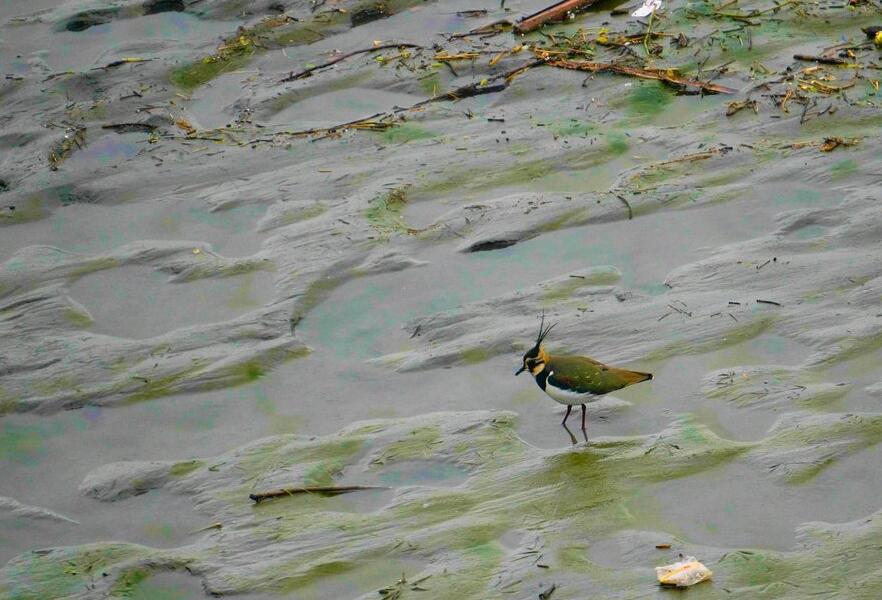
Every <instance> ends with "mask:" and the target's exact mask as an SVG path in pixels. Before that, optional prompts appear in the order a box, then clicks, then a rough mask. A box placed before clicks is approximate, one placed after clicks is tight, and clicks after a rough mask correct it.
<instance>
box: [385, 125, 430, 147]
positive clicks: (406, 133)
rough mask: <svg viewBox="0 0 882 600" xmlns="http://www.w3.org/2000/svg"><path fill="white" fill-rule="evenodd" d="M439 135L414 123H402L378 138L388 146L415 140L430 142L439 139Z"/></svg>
mask: <svg viewBox="0 0 882 600" xmlns="http://www.w3.org/2000/svg"><path fill="white" fill-rule="evenodd" d="M437 135H438V134H436V133H435V132H433V131H429V130H428V129H426V128H425V127H420V126H419V125H414V124H413V123H402V124H401V125H396V126H395V127H390V128H389V129H387V130H385V131H383V132H381V133H379V134H377V137H379V138H380V140H382V141H383V142H385V143H387V144H403V143H404V142H412V141H414V140H428V139H431V138H433V137H437Z"/></svg>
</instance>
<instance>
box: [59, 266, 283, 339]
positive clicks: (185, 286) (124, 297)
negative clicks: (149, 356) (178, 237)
mask: <svg viewBox="0 0 882 600" xmlns="http://www.w3.org/2000/svg"><path fill="white" fill-rule="evenodd" d="M70 295H71V296H72V297H73V298H74V299H75V300H77V302H79V303H81V304H82V305H83V306H85V307H86V309H87V310H88V311H89V313H90V314H91V315H92V317H93V319H94V322H93V324H92V325H91V326H90V327H89V329H90V330H91V331H94V332H96V333H104V334H107V335H113V336H117V337H125V338H132V339H146V338H152V337H155V336H158V335H162V334H163V333H167V332H169V331H173V330H175V329H178V328H181V327H190V326H193V325H200V324H204V323H219V322H222V321H228V320H230V319H233V318H235V317H237V316H239V315H241V314H243V313H246V312H248V311H251V310H255V309H257V308H260V307H261V306H263V305H264V304H266V303H267V302H269V301H270V300H271V299H272V297H273V276H272V274H271V273H266V272H259V271H258V272H252V273H246V274H243V275H237V276H234V277H226V278H211V279H199V280H196V281H188V282H179V283H172V282H169V281H168V275H167V274H166V273H161V272H159V271H155V270H153V269H151V268H149V267H122V268H118V269H109V270H106V271H101V272H98V273H94V274H91V275H87V276H85V277H82V278H81V279H78V280H77V281H76V282H75V283H74V284H73V285H71V288H70Z"/></svg>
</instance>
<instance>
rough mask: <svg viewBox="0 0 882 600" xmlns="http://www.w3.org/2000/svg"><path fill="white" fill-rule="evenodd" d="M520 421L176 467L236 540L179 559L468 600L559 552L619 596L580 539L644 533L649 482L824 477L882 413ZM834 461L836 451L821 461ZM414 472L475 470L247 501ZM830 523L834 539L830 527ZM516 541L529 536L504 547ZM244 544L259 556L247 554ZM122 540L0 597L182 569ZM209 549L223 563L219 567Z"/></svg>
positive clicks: (52, 565) (771, 563)
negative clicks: (289, 488)
mask: <svg viewBox="0 0 882 600" xmlns="http://www.w3.org/2000/svg"><path fill="white" fill-rule="evenodd" d="M515 426H516V421H515V419H514V416H513V415H512V414H511V413H496V412H475V413H437V414H434V415H422V416H419V417H414V418H411V419H397V420H383V421H371V422H366V423H361V424H356V425H353V426H351V427H350V428H348V429H344V430H343V431H341V432H339V433H336V434H330V435H327V436H321V437H316V438H312V439H309V438H305V437H302V436H292V435H287V436H277V437H274V438H270V439H267V440H265V441H263V442H261V443H257V444H252V445H249V446H247V447H245V448H242V449H239V450H235V451H232V452H230V453H228V454H225V455H223V457H217V458H216V459H209V460H207V461H206V463H205V464H212V463H216V464H217V466H216V467H215V468H213V469H208V470H201V469H193V470H189V469H188V473H186V474H184V475H182V476H180V477H177V478H176V479H175V480H174V482H173V485H174V488H175V490H178V491H180V492H183V493H194V494H197V495H200V496H202V500H203V501H204V500H205V499H208V502H201V504H202V510H203V511H207V512H208V513H209V514H208V515H207V516H209V517H210V518H212V519H215V520H218V521H223V522H225V523H226V522H228V520H229V519H231V518H232V519H234V520H235V522H236V532H235V534H234V535H223V536H210V537H208V538H207V539H206V540H205V541H204V543H206V544H208V545H209V546H208V548H206V549H205V550H204V552H203V553H202V555H200V554H197V555H194V556H193V557H192V558H188V559H186V560H187V565H188V566H189V568H191V569H192V570H193V571H194V572H207V573H210V575H209V576H208V577H207V579H206V583H207V590H208V591H209V592H210V593H214V592H215V591H220V590H218V589H217V588H216V587H213V586H215V585H216V584H217V582H221V585H222V586H223V587H222V588H221V589H222V590H223V593H224V594H234V593H244V592H251V591H255V590H261V591H273V592H285V593H292V594H297V597H298V598H310V597H313V596H314V597H317V598H318V597H348V596H347V595H346V594H343V595H342V596H341V593H342V592H340V591H339V590H343V589H349V590H352V589H356V588H357V593H358V594H367V593H371V591H372V590H376V589H378V588H381V587H382V588H384V589H385V588H386V587H387V586H388V585H389V584H390V583H392V581H389V580H388V573H386V572H383V573H378V577H377V578H370V577H368V575H366V574H365V573H366V571H365V570H364V569H368V570H370V566H371V565H374V564H375V561H378V560H380V561H383V563H384V564H388V563H389V561H391V562H392V563H394V564H395V571H396V575H395V576H394V578H393V581H394V580H398V579H399V578H400V571H404V572H405V573H406V574H407V580H408V581H414V580H417V579H419V578H420V577H426V579H425V581H424V583H423V584H422V587H423V588H424V589H426V590H428V591H429V592H430V593H431V596H432V597H433V598H451V599H453V598H456V599H463V598H465V599H474V600H478V599H483V598H488V597H495V596H496V589H497V588H494V586H498V585H499V581H500V578H502V580H503V581H504V585H505V586H506V587H505V588H504V589H510V590H511V591H512V594H517V597H528V596H530V594H531V593H532V590H534V589H536V588H537V587H538V586H539V584H540V583H541V582H543V581H545V580H544V579H543V578H544V577H545V576H547V574H548V573H547V571H545V570H543V569H537V568H535V561H536V560H537V559H536V556H537V552H538V553H540V554H542V555H543V556H547V557H553V558H554V564H553V568H554V569H555V574H556V577H560V578H561V580H569V579H571V578H584V577H589V578H590V581H591V582H592V584H593V585H595V586H598V585H599V586H601V587H602V589H603V590H622V589H629V586H632V585H634V582H635V581H642V580H643V578H642V575H639V574H637V573H636V572H634V569H633V568H631V567H624V568H619V567H612V566H603V565H601V564H598V563H595V562H593V561H591V560H589V559H588V557H587V556H586V548H585V540H595V539H602V538H603V537H604V536H606V535H611V534H614V533H615V532H616V531H619V530H620V529H622V528H627V529H633V528H634V527H635V526H637V525H640V524H642V523H651V522H653V517H654V515H653V514H649V513H647V510H648V509H646V508H642V507H641V506H640V503H639V502H638V503H634V502H633V499H634V498H635V497H636V496H638V495H639V494H640V493H642V492H643V491H644V490H645V489H646V487H647V484H651V483H657V482H666V481H671V480H675V479H678V478H685V477H692V476H695V475H697V474H700V473H702V472H707V471H709V470H711V469H716V468H718V467H720V466H722V465H725V464H729V463H731V462H733V461H737V460H744V461H746V462H747V464H749V465H753V466H754V467H755V468H756V469H758V470H759V471H761V472H763V473H766V472H769V473H771V476H772V477H776V476H777V472H778V469H777V468H776V469H771V467H772V466H773V465H774V464H775V462H772V461H791V462H795V463H802V462H804V461H806V459H807V458H809V459H810V458H811V457H810V456H808V455H806V454H801V452H803V451H804V449H806V448H808V449H809V452H814V453H815V454H814V456H815V457H816V458H817V459H818V460H820V461H821V462H818V463H817V464H818V465H820V468H823V467H824V466H826V465H829V464H832V463H833V462H834V461H835V460H836V458H838V457H839V456H843V455H844V454H845V453H851V452H857V451H859V450H860V449H861V448H864V447H866V446H867V444H871V443H876V442H878V441H879V440H880V439H882V417H878V416H870V417H867V416H863V417H859V418H856V416H855V415H829V414H824V415H802V416H800V417H799V418H798V419H784V420H783V421H782V422H781V423H780V424H779V425H777V426H776V427H775V428H774V429H773V430H772V431H771V432H770V434H769V435H768V436H767V437H766V438H764V439H762V440H760V441H757V442H749V443H745V442H737V441H732V440H727V439H725V438H722V437H720V436H719V435H717V434H715V433H714V432H713V431H711V430H710V429H709V428H708V427H707V426H705V425H704V424H702V423H701V422H699V421H697V420H696V419H695V418H693V417H688V416H684V417H681V418H678V419H677V420H675V421H674V422H673V423H671V424H670V425H669V426H668V427H667V428H665V429H663V430H661V431H660V432H658V433H654V434H651V435H640V436H629V437H600V438H596V439H593V440H591V441H589V442H587V443H586V444H583V445H580V446H575V447H572V448H570V447H565V448H558V449H540V448H536V447H533V446H530V445H528V444H526V443H525V442H524V441H523V440H521V439H519V438H518V437H517V434H516V433H515V431H514V427H515ZM831 442H832V443H831ZM831 449H832V450H833V452H838V454H836V455H835V456H831ZM364 450H369V452H365V451H364ZM413 461H429V462H428V463H426V464H427V465H428V464H439V465H445V464H448V465H456V466H457V468H458V469H463V470H467V471H468V473H469V476H468V477H467V479H465V480H464V481H463V482H462V483H460V484H459V485H456V486H455V487H449V488H445V487H438V486H437V485H433V484H432V481H431V480H425V479H423V480H420V484H418V485H414V482H413V481H412V480H411V479H410V478H408V477H404V478H401V479H400V481H399V480H389V481H386V484H387V485H389V486H392V489H391V490H390V493H391V494H393V496H392V498H393V499H392V500H391V504H389V505H387V506H386V507H385V508H383V509H382V510H368V511H359V510H358V509H357V508H356V507H349V508H346V509H343V507H344V506H345V504H343V502H345V500H344V499H343V498H342V497H338V498H326V497H322V496H318V495H316V496H309V497H299V496H298V497H294V498H291V499H289V500H286V501H279V502H267V503H265V504H264V503H262V504H260V505H259V506H254V505H252V504H251V503H250V502H249V501H248V500H247V494H248V493H249V492H250V491H253V489H254V486H255V485H256V484H258V482H259V481H260V480H264V479H266V480H267V481H274V482H278V481H280V480H284V481H291V483H292V485H297V484H298V483H300V482H302V483H303V484H313V485H339V484H344V485H345V484H347V483H354V481H347V480H346V478H347V477H353V478H355V477H357V478H362V477H363V475H362V474H365V473H367V474H370V475H371V476H372V477H376V476H378V473H379V476H381V475H382V472H383V471H384V469H386V468H387V467H388V466H389V465H406V464H414V463H413ZM195 462H201V461H195ZM193 463H194V461H183V462H182V463H178V464H185V465H187V467H189V466H191V465H192V464H193ZM174 468H175V467H172V469H174ZM770 469H771V470H770ZM298 472H299V475H298V476H294V477H292V474H294V473H298ZM369 481H375V479H370V480H369ZM799 482H800V480H798V479H793V480H788V483H790V484H795V483H799ZM169 484H171V482H169ZM650 513H651V511H650ZM834 527H839V529H838V530H835V531H832V532H829V531H828V529H830V528H834ZM224 531H226V527H225V528H224ZM880 531H882V527H880V523H879V519H878V518H877V517H873V518H872V519H870V520H869V521H867V520H862V521H860V522H858V523H857V524H846V525H844V526H827V525H822V524H811V525H810V526H806V528H805V529H804V530H803V531H802V533H801V535H811V539H812V542H811V544H812V545H811V546H806V547H805V548H803V549H799V550H797V551H794V552H778V553H776V552H763V551H756V552H754V551H747V550H745V551H737V552H729V553H728V554H726V555H725V556H723V558H722V559H721V560H720V561H719V563H718V564H715V565H709V566H712V568H714V570H715V571H716V572H717V573H718V575H719V578H720V581H725V585H726V586H727V587H728V588H732V589H737V591H738V593H739V594H740V595H741V596H743V597H761V596H756V594H753V595H751V592H755V591H756V590H758V589H760V586H768V585H771V584H773V583H775V582H780V581H782V580H787V579H788V578H791V579H792V578H793V577H796V576H799V575H801V574H803V573H805V572H806V571H805V569H818V568H819V565H821V564H824V563H823V562H818V560H820V556H819V555H821V554H823V558H824V559H827V560H829V559H830V558H831V557H832V556H836V555H837V553H840V554H841V552H842V551H843V549H844V548H850V547H852V546H853V545H857V546H859V547H862V548H864V550H863V551H865V552H866V553H865V554H860V556H861V562H862V563H863V561H864V560H874V561H876V562H873V563H872V564H876V563H877V562H878V559H880V558H882V557H880V556H879V554H880V552H882V550H880V549H879V545H878V535H879V533H880ZM503 539H506V540H507V541H506V543H505V544H502V543H501V540H503ZM518 539H521V540H527V541H526V542H523V541H522V542H521V544H522V545H521V546H520V547H519V548H515V549H512V540H515V541H516V540H518ZM871 540H873V541H872V543H871ZM525 543H526V544H527V545H526V546H524V545H523V544H525ZM255 544H259V545H260V549H261V550H260V556H259V557H254V556H253V555H254V552H253V548H254V547H256V546H255ZM117 546H118V547H119V552H118V554H113V553H111V554H110V555H109V556H108V551H107V550H106V549H105V550H102V551H101V552H99V553H98V554H96V555H94V556H93V557H92V558H86V556H87V552H89V551H93V550H95V547H94V546H80V547H76V548H73V549H64V551H63V553H62V551H58V550H56V551H52V552H50V554H48V555H46V556H39V557H38V556H36V555H33V554H27V555H24V558H22V557H20V558H18V559H15V560H13V561H12V562H11V563H10V564H9V565H7V566H6V567H4V568H3V569H0V585H2V586H5V588H0V589H7V590H8V589H15V588H11V587H10V585H11V584H13V582H16V583H17V584H18V585H19V586H20V587H21V586H24V587H23V588H22V589H26V590H27V591H28V593H30V594H31V595H26V594H22V593H19V594H18V595H13V596H10V598H16V600H18V598H34V599H36V598H41V597H53V598H55V597H58V598H64V597H67V596H71V595H73V594H75V593H76V592H77V590H80V589H82V587H81V586H82V585H84V583H85V582H86V581H89V582H94V583H96V584H98V586H99V588H98V591H100V592H102V593H104V594H105V596H106V597H130V595H133V594H134V593H135V591H136V590H137V588H138V586H140V585H141V584H142V583H143V582H144V581H145V577H146V576H148V575H150V574H152V573H155V572H156V570H157V569H159V568H161V569H165V570H168V569H174V568H176V567H175V565H179V564H181V562H180V561H181V559H179V558H174V557H173V556H172V555H163V554H160V553H161V552H164V551H149V552H148V549H141V548H139V547H132V546H127V545H117ZM102 548H103V547H102ZM218 553H221V554H223V555H224V556H225V557H227V558H229V561H223V562H219V561H217V558H216V557H217V555H218ZM76 557H79V559H76ZM36 562H40V563H41V564H40V568H41V569H43V573H44V574H43V575H42V576H41V577H38V579H40V582H39V583H37V584H35V585H32V584H33V581H32V580H31V579H27V576H26V575H24V574H23V572H22V567H23V565H25V564H27V565H29V568H30V572H31V573H32V574H33V571H34V569H33V563H36ZM543 562H545V561H543ZM867 564H869V563H867ZM228 565H232V566H228ZM641 568H642V569H644V570H645V568H646V565H643V566H642V567H641ZM855 568H857V567H855ZM105 572H106V573H108V575H107V576H103V573H105ZM96 574H98V576H97V577H96ZM380 575H382V577H380ZM635 577H636V578H637V579H635ZM782 578H783V579H782ZM380 579H385V580H386V581H382V582H381V581H380ZM49 581H51V585H50V583H48V582H49ZM352 586H355V587H352ZM594 589H595V591H597V588H594ZM776 589H777V588H776ZM781 589H784V590H786V589H787V588H786V587H785V588H781ZM49 592H51V593H49ZM13 593H15V592H13ZM41 593H42V594H44V596H40V595H39V594H41ZM47 593H48V595H46V594H47ZM347 593H348V592H347ZM772 597H778V596H777V595H773V596H772ZM792 597H793V598H794V599H795V598H797V597H799V596H792Z"/></svg>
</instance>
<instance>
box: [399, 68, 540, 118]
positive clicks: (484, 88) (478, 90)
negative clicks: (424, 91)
mask: <svg viewBox="0 0 882 600" xmlns="http://www.w3.org/2000/svg"><path fill="white" fill-rule="evenodd" d="M546 62H547V61H546V60H544V59H539V60H534V61H531V62H528V63H526V64H523V65H521V66H519V67H515V68H514V69H511V70H510V71H506V72H505V73H500V74H499V75H496V76H494V77H492V78H491V79H489V80H488V81H486V82H477V83H470V84H468V85H464V86H462V87H458V88H456V89H455V90H450V91H449V92H445V93H443V94H441V95H439V96H435V97H434V98H428V99H427V100H422V101H421V102H417V103H416V104H414V105H413V106H411V107H409V108H408V109H407V110H410V109H413V108H418V107H420V106H423V105H426V104H431V103H433V102H445V101H448V100H450V101H456V100H462V99H463V98H471V97H473V96H480V95H482V94H493V93H496V92H501V91H502V90H504V89H505V88H507V87H508V86H509V85H510V84H511V80H512V79H514V78H515V77H516V76H517V75H520V74H521V73H523V72H524V71H527V70H529V69H532V68H533V67H538V66H540V65H544V64H546ZM500 80H502V83H497V84H494V85H491V82H493V81H500Z"/></svg>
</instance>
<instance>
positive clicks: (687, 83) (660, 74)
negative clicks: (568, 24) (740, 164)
mask: <svg viewBox="0 0 882 600" xmlns="http://www.w3.org/2000/svg"><path fill="white" fill-rule="evenodd" d="M548 64H549V65H551V66H552V67H559V68H561V69H574V70H577V71H589V72H591V73H602V72H608V73H616V74H618V75H630V76H631V77H637V78H639V79H655V80H656V81H661V82H662V83H666V84H668V85H671V86H673V87H675V88H677V89H679V90H685V91H688V90H690V89H693V90H697V91H702V92H704V93H706V94H734V93H736V92H737V90H734V89H732V88H729V87H726V86H723V85H717V84H715V83H711V82H709V81H696V80H694V79H686V78H684V77H680V75H679V74H678V73H677V70H676V69H657V68H646V69H641V68H638V67H627V66H625V65H620V64H617V63H596V62H588V61H575V60H550V61H549V62H548Z"/></svg>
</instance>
